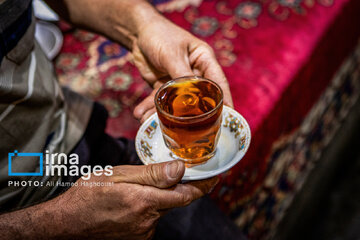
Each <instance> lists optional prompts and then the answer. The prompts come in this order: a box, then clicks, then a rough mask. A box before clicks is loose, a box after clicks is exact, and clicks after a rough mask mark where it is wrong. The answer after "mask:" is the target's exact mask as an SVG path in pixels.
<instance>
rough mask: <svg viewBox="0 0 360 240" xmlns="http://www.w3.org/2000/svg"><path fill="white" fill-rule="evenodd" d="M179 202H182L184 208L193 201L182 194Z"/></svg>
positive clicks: (189, 196) (190, 197)
mask: <svg viewBox="0 0 360 240" xmlns="http://www.w3.org/2000/svg"><path fill="white" fill-rule="evenodd" d="M181 201H182V202H183V204H184V205H185V206H187V205H189V204H190V203H191V202H192V201H193V198H192V196H191V195H189V194H183V195H182V197H181Z"/></svg>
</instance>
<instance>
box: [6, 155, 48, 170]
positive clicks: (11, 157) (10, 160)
mask: <svg viewBox="0 0 360 240" xmlns="http://www.w3.org/2000/svg"><path fill="white" fill-rule="evenodd" d="M14 157H22V158H26V157H39V164H40V171H39V172H13V171H12V164H11V163H12V160H13V158H14ZM8 159H9V164H8V166H9V168H8V175H9V176H43V153H19V152H18V151H17V150H15V151H14V152H13V153H11V152H10V153H9V155H8Z"/></svg>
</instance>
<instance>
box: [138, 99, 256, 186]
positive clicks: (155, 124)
mask: <svg viewBox="0 0 360 240" xmlns="http://www.w3.org/2000/svg"><path fill="white" fill-rule="evenodd" d="M250 140H251V132H250V127H249V125H248V123H247V122H246V120H245V119H244V118H243V117H242V116H241V115H240V114H239V113H238V112H236V111H235V110H233V109H232V108H229V107H226V106H224V108H223V119H222V124H221V135H220V139H219V143H218V145H217V149H216V154H215V155H214V157H212V158H210V159H209V160H208V161H207V162H206V163H204V164H201V165H197V166H193V167H191V168H186V170H185V174H184V177H183V178H182V180H200V179H206V178H210V177H213V176H216V175H218V174H220V173H223V172H226V171H227V170H229V169H230V168H232V167H233V166H234V165H235V164H237V163H238V162H239V161H240V160H241V159H242V158H243V157H244V155H245V153H246V151H247V150H248V148H249V145H250ZM135 146H136V151H137V154H138V155H139V158H140V160H141V161H142V162H143V163H144V164H151V163H159V162H166V161H171V160H174V159H176V156H175V155H174V154H173V153H172V152H171V151H170V150H169V149H168V148H167V147H166V146H165V143H164V140H163V137H162V134H161V129H160V126H159V119H158V116H157V114H156V113H154V114H153V115H152V116H151V117H149V118H148V119H147V120H146V121H145V122H144V123H143V124H142V125H141V127H140V129H139V131H138V132H137V135H136V139H135Z"/></svg>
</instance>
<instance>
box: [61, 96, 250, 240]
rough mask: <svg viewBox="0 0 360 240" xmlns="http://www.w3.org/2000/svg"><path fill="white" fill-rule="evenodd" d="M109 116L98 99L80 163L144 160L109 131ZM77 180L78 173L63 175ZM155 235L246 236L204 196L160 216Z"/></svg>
mask: <svg viewBox="0 0 360 240" xmlns="http://www.w3.org/2000/svg"><path fill="white" fill-rule="evenodd" d="M107 117H108V115H107V111H106V110H105V109H104V107H103V106H101V105H100V104H98V103H94V109H93V112H92V114H91V117H90V121H89V124H88V126H87V129H86V131H85V133H84V136H83V137H82V139H81V140H80V142H79V143H78V144H77V146H76V147H75V148H74V150H73V152H74V153H77V154H78V155H79V161H80V165H102V166H105V165H113V166H115V165H123V164H132V165H140V164H142V163H141V161H140V160H139V158H138V156H137V154H136V151H135V145H134V142H133V141H131V140H128V139H125V138H120V139H115V138H113V137H111V136H109V135H108V134H106V133H105V127H106V120H107ZM76 180H77V179H76V178H75V177H67V178H66V179H63V181H72V182H74V181H76ZM63 190H66V189H63ZM154 239H156V240H167V239H168V240H185V239H187V240H202V239H204V240H205V239H206V240H222V239H224V240H235V239H236V240H238V239H244V237H243V235H242V234H241V232H240V230H239V229H238V228H237V227H236V226H235V224H234V223H233V222H232V221H231V220H230V219H228V218H227V217H226V216H225V215H224V214H223V213H222V212H221V211H220V209H219V208H218V207H217V206H216V205H215V204H214V203H213V201H212V200H211V199H210V198H209V197H203V198H201V199H199V200H197V201H195V202H193V203H192V204H190V205H189V206H187V207H183V208H176V209H173V210H170V211H169V213H168V214H167V215H165V216H163V217H162V218H161V219H160V221H159V224H158V226H157V230H156V233H155V236H154Z"/></svg>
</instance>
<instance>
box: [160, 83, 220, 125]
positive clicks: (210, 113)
mask: <svg viewBox="0 0 360 240" xmlns="http://www.w3.org/2000/svg"><path fill="white" fill-rule="evenodd" d="M184 79H188V80H192V79H193V80H201V81H206V82H210V83H211V84H213V85H214V86H215V87H216V88H217V89H218V90H219V92H220V95H221V99H220V101H219V102H218V104H217V105H216V107H214V108H213V109H211V110H210V111H208V112H205V113H203V114H200V115H196V116H192V117H177V116H174V115H172V114H170V113H167V112H166V111H164V110H163V109H161V108H160V106H159V105H158V103H157V99H158V96H159V93H160V92H161V90H163V89H165V88H166V87H168V86H170V85H172V84H174V83H176V82H178V81H179V80H184ZM223 99H224V93H223V91H222V89H221V87H220V86H219V84H217V83H216V82H215V81H213V80H210V79H207V78H204V77H201V76H184V77H179V78H175V79H172V80H170V81H168V82H166V83H164V84H163V85H162V86H161V87H160V88H159V89H158V90H157V92H156V94H155V97H154V102H155V107H156V110H157V111H159V112H160V113H161V114H163V115H164V116H166V117H169V118H171V119H175V120H180V121H181V120H196V119H199V118H204V117H210V116H212V115H213V114H214V113H216V112H217V110H218V109H219V108H220V107H221V106H222V105H223Z"/></svg>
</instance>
